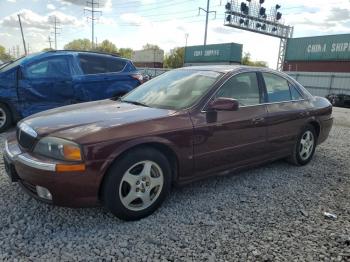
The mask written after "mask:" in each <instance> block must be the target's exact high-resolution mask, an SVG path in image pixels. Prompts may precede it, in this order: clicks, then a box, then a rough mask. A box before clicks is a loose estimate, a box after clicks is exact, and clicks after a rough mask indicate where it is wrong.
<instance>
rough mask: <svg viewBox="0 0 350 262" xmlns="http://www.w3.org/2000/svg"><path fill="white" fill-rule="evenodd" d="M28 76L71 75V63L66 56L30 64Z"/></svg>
mask: <svg viewBox="0 0 350 262" xmlns="http://www.w3.org/2000/svg"><path fill="white" fill-rule="evenodd" d="M25 75H26V77H28V78H61V77H69V76H70V71H69V63H68V60H67V59H66V58H65V57H54V58H49V59H45V60H42V61H40V62H37V63H34V64H31V65H29V66H28V67H27V68H26V70H25Z"/></svg>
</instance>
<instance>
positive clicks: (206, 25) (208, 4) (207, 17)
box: [198, 0, 216, 46]
mask: <svg viewBox="0 0 350 262" xmlns="http://www.w3.org/2000/svg"><path fill="white" fill-rule="evenodd" d="M209 8H210V0H207V9H203V8H202V7H198V15H200V13H201V10H202V11H203V12H205V13H206V17H205V31H204V46H206V45H207V35H208V22H209V21H208V20H209V14H210V13H215V18H216V11H210V10H209Z"/></svg>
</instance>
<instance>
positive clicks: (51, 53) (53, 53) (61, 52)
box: [21, 50, 130, 65]
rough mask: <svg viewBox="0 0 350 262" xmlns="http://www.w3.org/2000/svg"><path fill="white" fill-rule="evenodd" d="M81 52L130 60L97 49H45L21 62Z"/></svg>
mask: <svg viewBox="0 0 350 262" xmlns="http://www.w3.org/2000/svg"><path fill="white" fill-rule="evenodd" d="M79 54H88V55H95V56H105V57H115V58H118V59H120V60H124V61H130V60H129V59H126V58H122V57H120V56H118V55H113V54H108V53H103V52H97V51H80V50H52V51H45V52H39V53H33V54H30V55H28V56H26V57H24V59H23V61H22V62H21V64H22V65H25V64H28V63H31V62H34V61H36V60H40V59H42V58H46V57H53V56H58V55H73V56H77V55H79Z"/></svg>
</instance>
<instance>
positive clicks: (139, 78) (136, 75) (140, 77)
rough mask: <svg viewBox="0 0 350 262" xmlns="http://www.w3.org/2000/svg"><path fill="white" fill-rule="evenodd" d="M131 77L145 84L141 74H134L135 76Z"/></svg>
mask: <svg viewBox="0 0 350 262" xmlns="http://www.w3.org/2000/svg"><path fill="white" fill-rule="evenodd" d="M131 77H132V78H134V79H136V80H138V81H139V82H140V84H142V83H143V76H142V75H141V74H133V75H131Z"/></svg>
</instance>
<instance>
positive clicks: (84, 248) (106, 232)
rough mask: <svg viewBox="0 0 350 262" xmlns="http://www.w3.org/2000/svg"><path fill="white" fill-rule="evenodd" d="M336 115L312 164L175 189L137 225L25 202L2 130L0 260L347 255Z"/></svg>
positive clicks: (345, 143)
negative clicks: (12, 176)
mask: <svg viewBox="0 0 350 262" xmlns="http://www.w3.org/2000/svg"><path fill="white" fill-rule="evenodd" d="M334 111H335V117H336V119H335V120H336V121H335V125H334V127H333V130H332V132H331V134H330V137H329V139H328V140H327V142H326V143H324V144H322V145H321V146H319V147H318V148H317V151H316V154H315V157H314V160H313V161H312V162H311V163H310V164H309V165H307V166H304V167H295V166H292V165H289V164H288V163H286V162H284V161H277V162H275V163H271V164H268V165H266V166H263V167H260V168H256V169H252V170H247V171H245V172H239V173H235V174H232V175H231V176H226V177H217V178H211V179H207V180H204V181H200V182H196V183H193V184H191V185H188V186H186V187H183V188H174V189H173V190H172V193H171V195H170V197H169V198H168V199H167V200H166V201H165V203H164V204H163V206H162V207H161V208H160V209H159V210H158V211H157V212H156V213H155V214H153V215H151V216H150V217H147V218H144V219H142V220H140V221H135V222H124V221H121V220H118V219H117V218H115V217H114V216H113V215H111V214H110V213H109V212H108V211H106V210H105V209H104V208H85V209H69V208H62V207H53V206H49V205H46V204H43V203H40V202H38V201H36V200H34V199H32V198H31V197H29V196H28V195H26V194H25V193H24V192H23V191H22V190H21V188H20V187H19V186H18V185H17V184H15V183H10V181H9V179H8V178H7V177H6V175H5V170H4V164H3V161H2V154H3V145H4V138H5V136H6V134H0V261H7V260H9V261H174V262H175V261H350V139H349V138H350V110H348V111H346V110H345V109H337V108H336V109H335V110H334ZM339 114H340V115H341V116H342V117H341V118H339V119H340V120H338V118H337V117H338V115H339ZM344 115H346V116H347V117H344ZM344 119H345V120H344ZM346 119H347V121H348V122H346ZM324 212H331V213H334V214H336V215H337V219H336V220H332V219H325V217H324V215H323V214H324Z"/></svg>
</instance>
